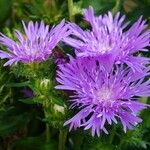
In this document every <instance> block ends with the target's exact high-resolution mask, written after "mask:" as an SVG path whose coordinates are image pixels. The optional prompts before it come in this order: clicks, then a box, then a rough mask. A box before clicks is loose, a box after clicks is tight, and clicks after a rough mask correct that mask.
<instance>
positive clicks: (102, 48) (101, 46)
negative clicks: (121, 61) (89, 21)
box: [92, 41, 112, 54]
mask: <svg viewBox="0 0 150 150" xmlns="http://www.w3.org/2000/svg"><path fill="white" fill-rule="evenodd" d="M92 47H94V49H93V50H95V51H97V50H99V52H100V53H101V54H104V53H106V52H109V51H111V49H112V47H111V45H109V44H108V43H107V42H106V41H105V42H104V41H102V42H98V41H94V42H93V41H92Z"/></svg>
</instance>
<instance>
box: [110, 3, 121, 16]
mask: <svg viewBox="0 0 150 150" xmlns="http://www.w3.org/2000/svg"><path fill="white" fill-rule="evenodd" d="M122 2H123V0H116V5H115V6H114V8H113V9H112V13H113V14H115V13H116V12H118V11H119V10H120V9H121V5H122Z"/></svg>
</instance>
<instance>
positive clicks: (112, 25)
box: [64, 7, 150, 71]
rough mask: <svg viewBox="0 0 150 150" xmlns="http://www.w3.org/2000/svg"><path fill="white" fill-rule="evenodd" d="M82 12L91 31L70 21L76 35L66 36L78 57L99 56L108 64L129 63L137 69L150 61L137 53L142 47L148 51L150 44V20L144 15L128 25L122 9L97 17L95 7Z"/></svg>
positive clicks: (73, 33)
mask: <svg viewBox="0 0 150 150" xmlns="http://www.w3.org/2000/svg"><path fill="white" fill-rule="evenodd" d="M83 12H84V18H85V20H86V21H88V22H89V23H90V25H91V27H92V29H91V31H90V30H85V31H84V30H82V29H81V28H80V27H79V26H77V25H76V24H74V23H70V30H71V31H72V35H73V36H72V37H66V38H65V40H64V42H66V43H67V44H69V45H70V46H72V47H73V48H75V50H76V51H75V52H76V55H77V56H78V57H87V56H91V57H93V56H94V57H95V56H97V57H99V59H100V61H101V63H103V64H104V65H105V66H106V68H107V67H109V68H111V66H112V64H113V63H116V64H120V63H126V64H127V65H128V66H130V67H131V68H132V69H133V70H138V71H141V68H143V66H144V64H147V63H148V62H149V58H145V57H142V56H139V55H137V54H138V52H139V51H148V50H147V49H146V47H147V46H150V30H147V31H145V29H146V27H147V24H146V21H143V20H142V17H140V18H139V20H138V21H137V22H135V23H134V24H133V25H132V26H131V27H130V28H129V26H128V25H129V22H126V23H124V21H125V16H121V15H120V13H119V12H118V13H117V14H116V15H115V16H114V17H113V16H112V14H111V12H108V14H105V15H103V16H102V15H100V16H98V17H95V16H94V11H93V8H92V7H89V9H88V10H86V9H84V10H83ZM128 28H129V29H128Z"/></svg>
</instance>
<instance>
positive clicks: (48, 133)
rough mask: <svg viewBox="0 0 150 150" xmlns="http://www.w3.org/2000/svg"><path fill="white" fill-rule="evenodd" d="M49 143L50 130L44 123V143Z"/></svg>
mask: <svg viewBox="0 0 150 150" xmlns="http://www.w3.org/2000/svg"><path fill="white" fill-rule="evenodd" d="M49 141H50V128H49V124H48V123H46V143H49Z"/></svg>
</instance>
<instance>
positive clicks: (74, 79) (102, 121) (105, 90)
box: [56, 58, 150, 136]
mask: <svg viewBox="0 0 150 150" xmlns="http://www.w3.org/2000/svg"><path fill="white" fill-rule="evenodd" d="M149 70H150V68H149V67H147V68H146V69H144V70H143V71H142V72H136V73H135V72H134V71H133V70H132V69H131V68H130V67H126V68H124V65H115V66H114V67H113V69H112V70H111V72H107V71H106V69H105V68H104V67H103V66H102V65H100V62H99V60H98V59H96V58H77V59H76V60H75V59H73V58H71V59H70V63H67V64H64V65H59V70H58V71H57V75H58V77H57V78H56V79H57V81H58V82H59V83H60V84H59V85H57V86H56V89H61V90H70V91H73V92H74V94H73V95H71V96H70V99H71V103H72V104H71V108H72V109H73V108H78V109H80V111H79V112H78V113H77V114H76V115H75V116H74V117H72V118H71V119H70V120H68V121H66V122H65V124H64V125H68V124H70V130H71V129H72V128H74V129H76V128H79V127H83V128H84V129H85V130H87V129H90V128H91V130H92V135H93V136H94V135H98V136H99V135H100V132H101V131H104V132H105V133H106V134H108V131H107V129H106V126H107V125H108V124H109V125H111V124H112V123H113V122H114V123H117V122H118V121H120V122H121V123H122V125H123V129H124V131H125V132H126V130H127V129H132V128H133V127H134V126H135V125H137V124H138V123H140V122H141V121H142V120H141V118H139V117H138V114H139V112H140V111H141V110H142V109H144V108H146V107H147V106H149V105H147V104H142V103H140V102H138V101H137V100H138V98H139V97H147V96H150V80H145V76H147V75H149Z"/></svg>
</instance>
